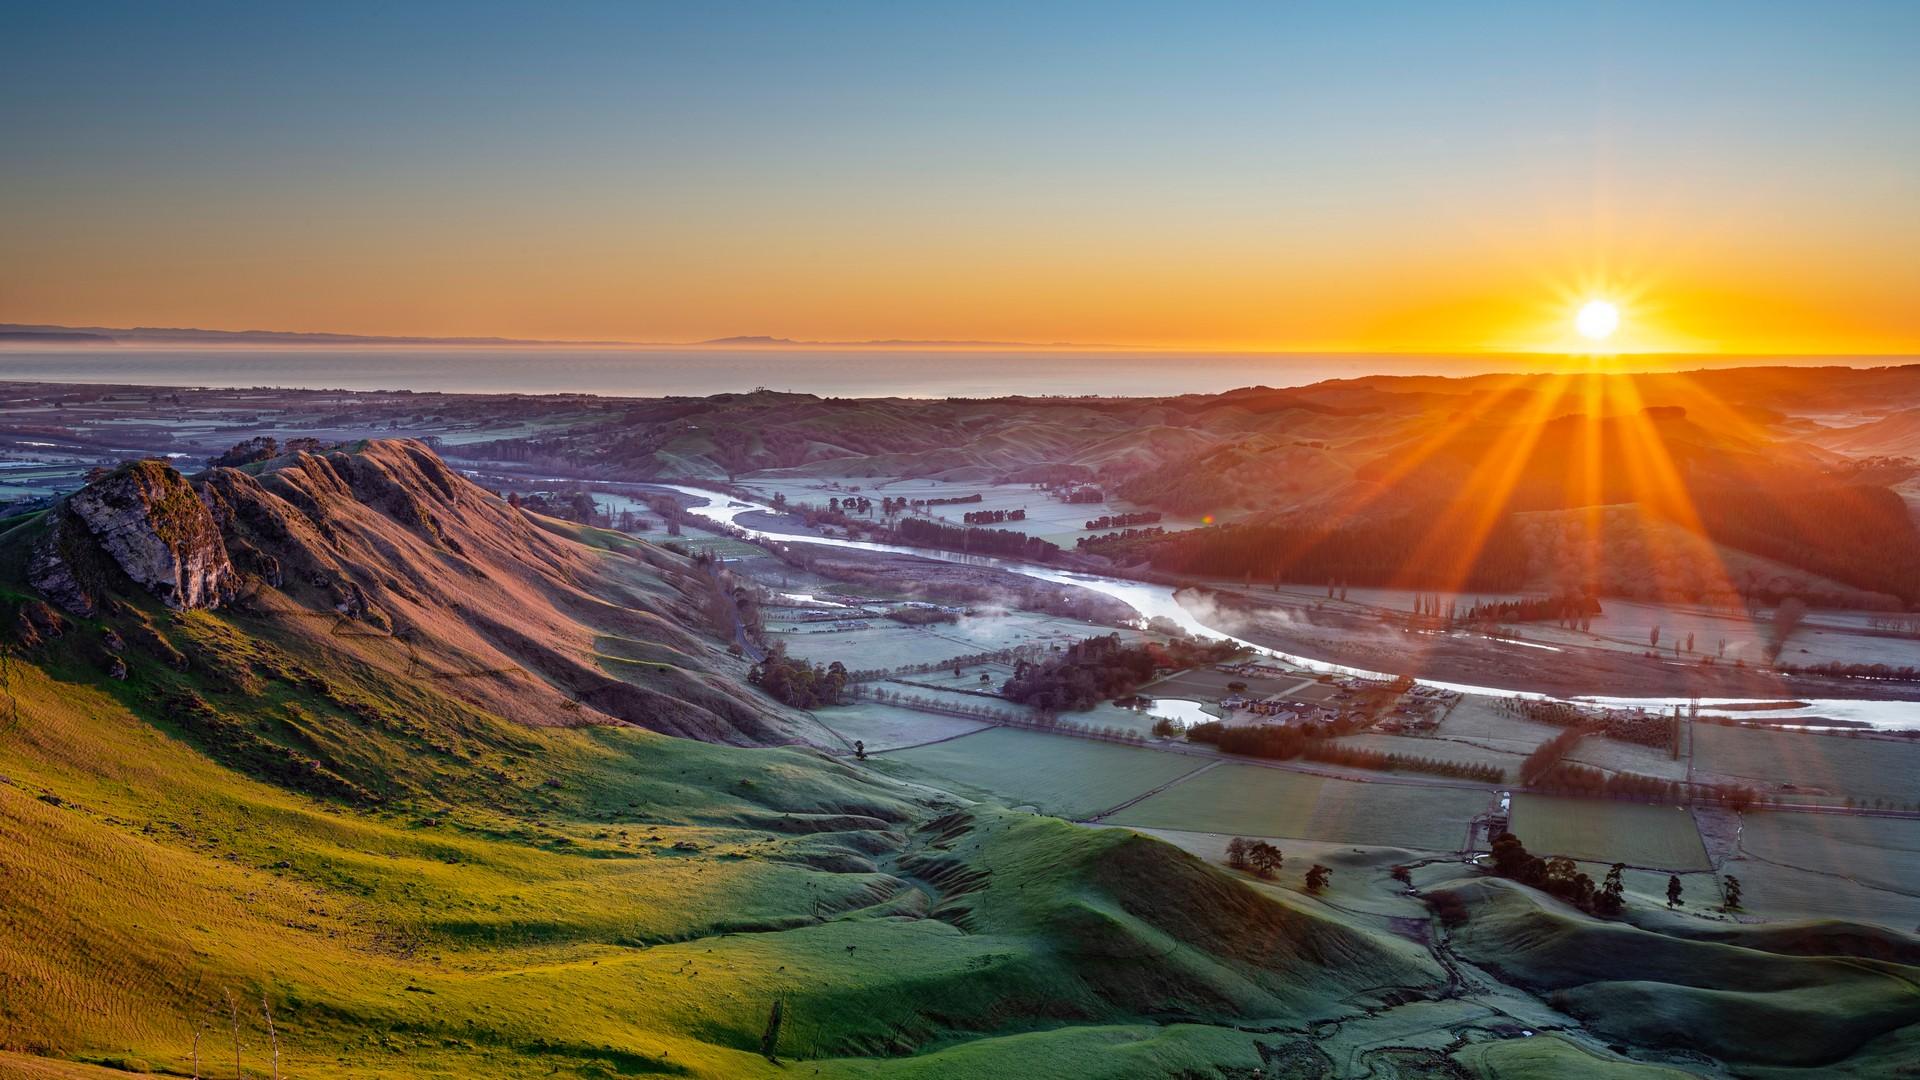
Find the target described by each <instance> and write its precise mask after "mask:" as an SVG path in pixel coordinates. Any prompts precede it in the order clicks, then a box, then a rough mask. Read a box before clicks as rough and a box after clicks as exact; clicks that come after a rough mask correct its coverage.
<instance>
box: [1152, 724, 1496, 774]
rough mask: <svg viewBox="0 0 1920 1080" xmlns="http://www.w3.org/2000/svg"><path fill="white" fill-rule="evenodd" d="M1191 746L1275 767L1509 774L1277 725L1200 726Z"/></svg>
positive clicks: (1192, 730)
mask: <svg viewBox="0 0 1920 1080" xmlns="http://www.w3.org/2000/svg"><path fill="white" fill-rule="evenodd" d="M1187 741H1189V742H1196V743H1205V744H1207V745H1210V746H1214V747H1217V748H1218V749H1219V750H1220V751H1221V752H1222V753H1226V754H1240V755H1242V756H1245V757H1257V758H1267V759H1269V760H1274V761H1292V760H1294V759H1295V758H1299V759H1302V760H1305V761H1316V762H1322V763H1325V764H1328V765H1344V766H1347V767H1349V768H1356V769H1374V770H1377V771H1380V772H1417V773H1427V774H1429V775H1432V776H1447V777H1452V778H1454V779H1458V780H1472V781H1475V782H1478V783H1485V784H1500V783H1505V782H1506V779H1507V774H1506V772H1505V770H1503V769H1501V768H1500V767H1499V766H1497V765H1487V764H1482V763H1478V762H1466V761H1443V760H1440V759H1438V758H1429V757H1418V756H1415V755H1413V754H1402V753H1389V752H1387V751H1384V750H1372V749H1368V748H1366V747H1359V746H1347V745H1343V744H1342V743H1340V742H1339V741H1338V740H1335V739H1324V738H1315V737H1313V736H1310V735H1308V734H1306V733H1305V732H1302V731H1300V730H1298V729H1296V728H1293V727H1289V726H1282V725H1276V724H1253V725H1249V726H1246V727H1228V726H1227V725H1225V724H1223V723H1221V722H1220V721H1218V720H1209V721H1207V722H1206V723H1203V724H1195V725H1193V726H1192V727H1190V728H1188V729H1187Z"/></svg>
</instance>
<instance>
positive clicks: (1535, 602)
mask: <svg viewBox="0 0 1920 1080" xmlns="http://www.w3.org/2000/svg"><path fill="white" fill-rule="evenodd" d="M1598 614H1600V601H1599V600H1598V599H1596V598H1594V597H1593V596H1591V595H1589V594H1587V593H1562V594H1560V595H1558V596H1536V597H1528V598H1526V599H1522V600H1492V601H1487V600H1481V601H1475V602H1474V605H1473V606H1472V607H1470V608H1468V609H1467V613H1466V615H1465V616H1462V619H1463V621H1465V622H1467V623H1468V624H1486V623H1510V622H1548V621H1552V622H1556V623H1559V624H1560V625H1562V626H1565V627H1568V628H1570V629H1571V628H1574V627H1579V628H1583V629H1584V628H1585V626H1586V625H1588V624H1589V622H1590V620H1591V619H1592V618H1593V616H1595V615H1598ZM1448 617H1449V619H1451V618H1452V617H1453V608H1452V607H1451V605H1449V608H1448Z"/></svg>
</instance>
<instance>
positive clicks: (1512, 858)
mask: <svg viewBox="0 0 1920 1080" xmlns="http://www.w3.org/2000/svg"><path fill="white" fill-rule="evenodd" d="M1530 857H1531V856H1529V855H1528V854H1527V848H1526V845H1525V844H1522V843H1521V842H1520V838H1519V837H1517V836H1515V835H1513V834H1512V833H1510V832H1503V833H1501V834H1500V835H1499V836H1496V837H1494V838H1493V872H1494V873H1496V874H1499V875H1500V876H1501V877H1506V878H1517V877H1519V876H1520V872H1521V870H1522V869H1523V868H1524V867H1525V865H1526V862H1527V859H1529V858H1530Z"/></svg>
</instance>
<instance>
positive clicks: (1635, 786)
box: [1530, 761, 1767, 810]
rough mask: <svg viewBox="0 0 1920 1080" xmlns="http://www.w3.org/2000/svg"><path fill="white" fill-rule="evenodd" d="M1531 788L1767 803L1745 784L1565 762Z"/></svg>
mask: <svg viewBox="0 0 1920 1080" xmlns="http://www.w3.org/2000/svg"><path fill="white" fill-rule="evenodd" d="M1530 786H1532V787H1534V788H1537V789H1539V790H1541V791H1550V792H1553V793H1554V794H1557V795H1577V796H1584V797H1586V798H1594V799H1626V800H1629V801H1632V802H1649V803H1672V804H1684V803H1711V804H1716V805H1720V806H1725V807H1727V808H1729V809H1732V810H1747V809H1750V808H1752V807H1756V806H1764V805H1765V804H1766V802H1767V797H1766V795H1765V794H1764V793H1763V792H1761V791H1760V790H1759V789H1757V788H1753V787H1749V786H1747V785H1745V784H1703V783H1683V782H1681V781H1678V780H1665V779H1662V778H1660V777H1658V776H1648V775H1646V774H1644V773H1635V772H1607V771H1606V770H1604V769H1596V768H1593V767H1591V766H1588V765H1575V764H1573V763H1571V762H1565V761H1563V762H1560V763H1559V764H1558V765H1555V766H1554V767H1553V768H1551V769H1549V770H1548V771H1547V772H1546V774H1545V775H1543V776H1540V777H1538V778H1537V779H1535V780H1534V781H1532V782H1531V783H1530Z"/></svg>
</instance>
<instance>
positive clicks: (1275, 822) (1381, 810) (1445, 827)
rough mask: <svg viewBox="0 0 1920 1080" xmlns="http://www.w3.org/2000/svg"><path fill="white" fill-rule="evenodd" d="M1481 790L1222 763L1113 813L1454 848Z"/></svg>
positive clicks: (1198, 827)
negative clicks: (1351, 779)
mask: <svg viewBox="0 0 1920 1080" xmlns="http://www.w3.org/2000/svg"><path fill="white" fill-rule="evenodd" d="M1487 800H1488V796H1487V794H1486V793H1484V792H1479V791H1470V790H1464V789H1456V788H1443V787H1427V786H1422V785H1409V784H1385V783H1355V782H1349V781H1344V780H1333V779H1327V778H1324V777H1319V776H1312V775H1308V774H1305V773H1296V772H1288V771H1286V770H1283V769H1270V768H1265V767H1262V766H1259V765H1243V764H1237V763H1233V764H1224V765H1220V766H1218V767H1216V768H1213V769H1209V770H1207V771H1206V772H1204V773H1201V774H1199V775H1198V776H1195V777H1193V778H1192V779H1190V780H1184V781H1182V782H1180V783H1179V784H1176V785H1174V786H1173V787H1172V788H1169V789H1168V790H1166V791H1164V792H1161V793H1160V794H1158V795H1155V796H1154V797H1153V798H1151V799H1146V800H1144V801H1142V802H1140V803H1138V804H1136V805H1134V806H1131V807H1128V808H1127V809H1126V810H1125V811H1123V812H1121V813H1119V814H1116V815H1114V817H1113V818H1112V822H1113V823H1114V824H1116V825H1138V826H1142V827H1145V828H1158V829H1185V830H1191V831H1198V832H1216V833H1231V834H1233V835H1236V836H1275V837H1298V838H1301V839H1307V840H1327V841H1337V842H1340V843H1348V844H1366V845H1372V846H1381V847H1406V848H1418V849H1422V850H1427V851H1453V850H1456V849H1458V848H1459V847H1460V844H1461V842H1462V841H1463V840H1464V839H1465V838H1466V832H1467V822H1468V821H1469V820H1470V819H1471V818H1472V817H1473V816H1474V815H1475V814H1478V813H1480V812H1481V811H1482V810H1485V809H1486V808H1487Z"/></svg>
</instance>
